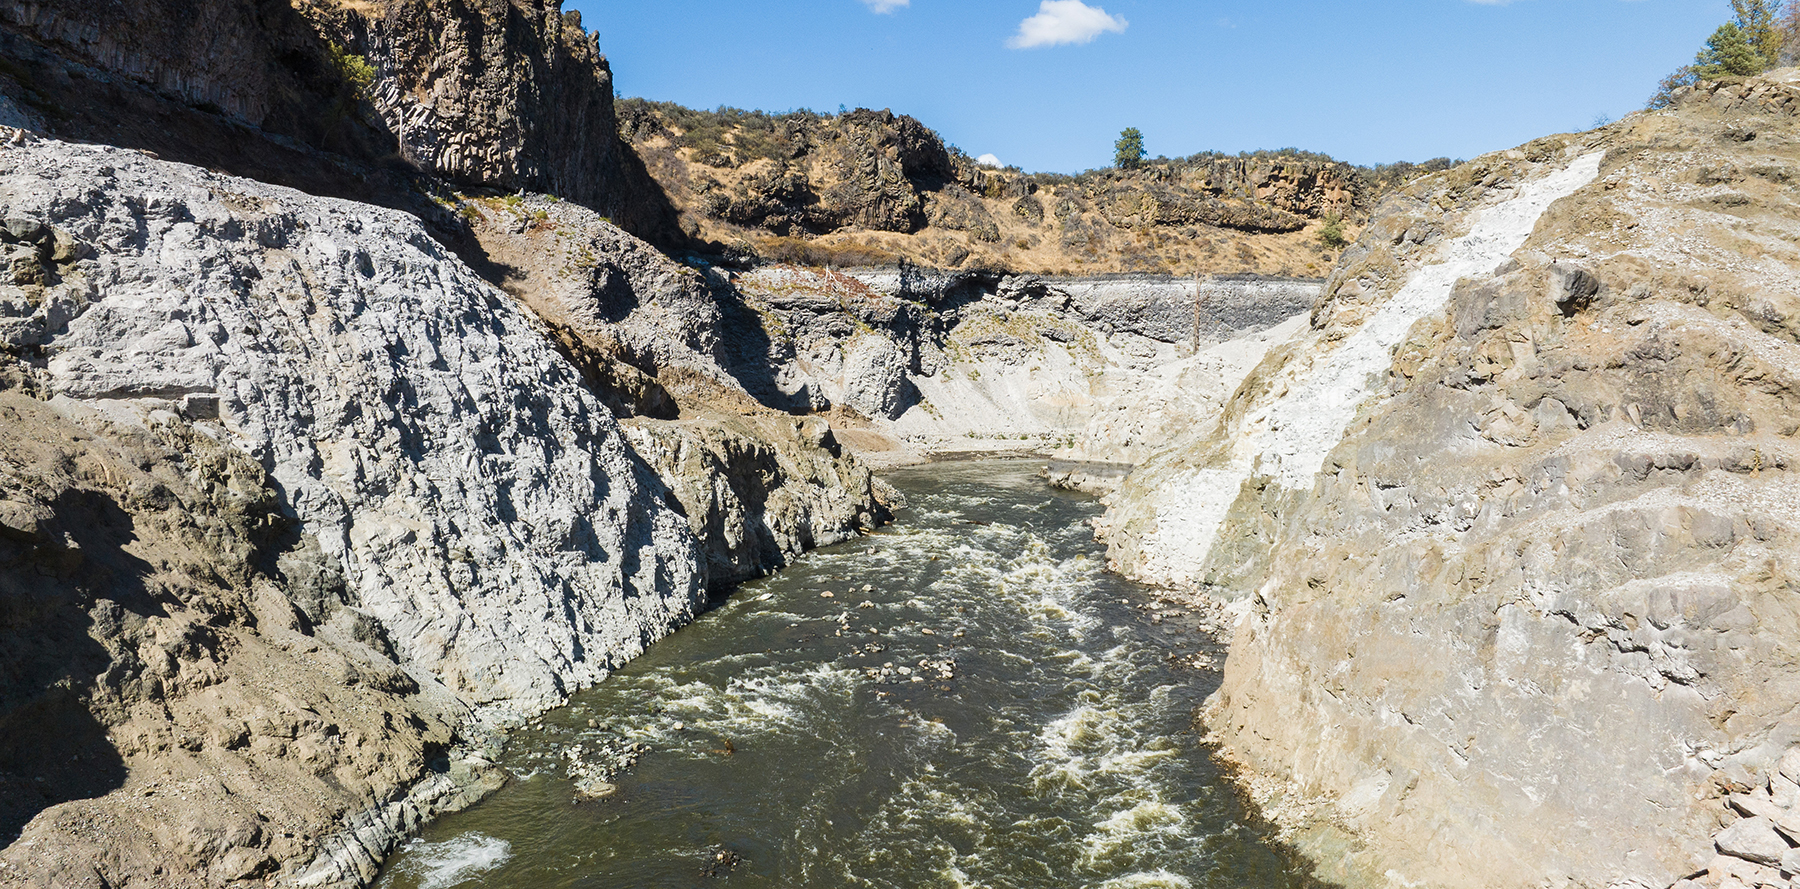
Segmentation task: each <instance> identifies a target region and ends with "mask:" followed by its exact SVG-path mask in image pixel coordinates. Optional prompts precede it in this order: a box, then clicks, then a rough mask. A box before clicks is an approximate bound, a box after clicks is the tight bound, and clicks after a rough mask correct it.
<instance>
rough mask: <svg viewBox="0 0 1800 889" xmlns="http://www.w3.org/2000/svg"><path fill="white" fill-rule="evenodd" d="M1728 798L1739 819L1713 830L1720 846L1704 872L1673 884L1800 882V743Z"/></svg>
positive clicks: (1752, 888) (1693, 888)
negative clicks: (1757, 781) (1762, 776)
mask: <svg viewBox="0 0 1800 889" xmlns="http://www.w3.org/2000/svg"><path fill="white" fill-rule="evenodd" d="M1732 790H1733V791H1734V792H1733V793H1732V794H1731V795H1730V796H1728V797H1726V798H1725V804H1726V806H1727V807H1728V811H1729V813H1730V815H1734V816H1738V817H1737V820H1735V821H1732V822H1731V823H1730V824H1728V825H1726V826H1725V829H1724V830H1721V831H1719V832H1718V833H1717V834H1715V835H1714V836H1713V845H1714V848H1716V849H1717V850H1718V852H1719V854H1718V855H1716V856H1714V857H1713V859H1712V861H1711V862H1709V863H1708V864H1707V866H1706V871H1705V872H1704V873H1701V874H1698V875H1695V876H1693V877H1690V878H1688V879H1685V880H1682V881H1680V882H1677V883H1676V884H1675V885H1674V886H1673V887H1672V889H1702V887H1717V889H1759V887H1790V886H1796V885H1800V848H1796V847H1797V846H1800V748H1795V749H1792V750H1789V751H1788V752H1787V754H1786V755H1784V756H1783V757H1782V758H1781V763H1780V765H1779V766H1778V767H1777V768H1776V771H1775V773H1774V774H1772V775H1770V776H1769V778H1768V780H1767V781H1764V782H1762V783H1761V784H1760V785H1756V786H1752V785H1749V784H1744V783H1740V784H1737V785H1735V786H1734V787H1732Z"/></svg>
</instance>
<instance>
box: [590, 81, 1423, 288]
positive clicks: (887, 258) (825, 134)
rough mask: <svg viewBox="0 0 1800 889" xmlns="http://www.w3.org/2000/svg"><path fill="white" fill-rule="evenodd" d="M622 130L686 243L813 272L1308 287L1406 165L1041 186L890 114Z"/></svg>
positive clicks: (629, 106) (1261, 158)
mask: <svg viewBox="0 0 1800 889" xmlns="http://www.w3.org/2000/svg"><path fill="white" fill-rule="evenodd" d="M620 118H621V121H620V126H621V130H622V132H623V134H624V136H625V138H627V139H628V140H629V141H630V142H631V144H632V146H633V148H634V149H635V150H636V152H637V153H638V154H639V155H640V156H641V157H642V158H643V159H644V162H645V165H646V166H647V168H648V169H649V171H650V173H651V174H652V175H653V176H655V178H656V180H657V181H658V182H659V183H661V185H662V186H663V189H664V190H665V191H666V192H667V193H668V195H669V197H670V200H671V201H672V202H673V203H674V205H675V206H676V208H677V209H678V210H679V211H680V212H681V216H682V221H683V225H684V227H685V228H686V229H687V230H688V231H689V232H690V233H692V234H694V235H696V236H698V237H700V238H701V239H703V240H708V241H712V242H714V243H717V244H720V245H723V246H725V247H728V248H731V249H735V250H738V251H743V252H754V253H756V254H758V255H761V256H764V257H767V258H770V259H774V260H777V261H791V262H799V263H802V264H807V265H821V266H823V265H833V266H840V267H844V266H862V265H872V264H884V263H893V262H895V261H900V260H904V261H907V262H913V263H918V264H920V265H926V266H938V267H941V268H968V269H1002V270H1010V271H1015V272H1025V273H1031V274H1039V275H1061V276H1069V275H1089V274H1099V273H1112V272H1135V273H1150V274H1179V275H1194V274H1211V273H1221V272H1256V273H1261V274H1268V275H1283V276H1301V277H1305V276H1314V275H1320V274H1323V273H1324V271H1325V270H1326V269H1328V268H1329V267H1330V265H1331V261H1332V260H1333V259H1335V258H1336V256H1337V253H1338V251H1337V249H1335V248H1331V247H1327V246H1326V245H1324V244H1322V243H1321V242H1320V239H1319V237H1318V235H1319V232H1320V230H1321V228H1322V227H1323V226H1324V224H1325V220H1326V218H1327V217H1331V216H1336V217H1341V218H1342V220H1343V221H1344V222H1345V223H1346V224H1348V225H1350V226H1351V227H1352V229H1354V228H1355V227H1356V226H1358V225H1360V223H1361V222H1363V221H1364V220H1366V219H1367V217H1368V212H1369V211H1370V210H1371V209H1372V208H1373V207H1374V206H1375V203H1376V202H1377V201H1378V200H1379V198H1380V196H1381V195H1382V194H1383V193H1385V192H1386V191H1387V190H1388V189H1389V188H1391V187H1392V186H1393V185H1394V184H1395V178H1396V177H1398V176H1401V175H1404V173H1405V172H1406V171H1410V170H1411V169H1414V168H1413V167H1412V165H1396V168H1395V169H1380V170H1372V169H1361V168H1357V167H1352V166H1350V165H1349V164H1344V163H1339V162H1337V161H1333V160H1331V159H1330V158H1327V157H1323V156H1321V155H1316V154H1309V153H1305V152H1295V151H1285V152H1263V153H1258V154H1256V155H1252V156H1241V157H1228V156H1220V155H1196V156H1194V157H1191V158H1185V159H1180V160H1173V161H1171V160H1164V159H1157V160H1153V161H1149V162H1147V163H1146V164H1145V165H1144V166H1143V167H1141V168H1138V169H1133V170H1119V169H1112V170H1099V171H1094V172H1090V173H1084V174H1082V175H1080V176H1058V175H1048V174H1035V175H1034V174H1026V173H1022V172H1020V171H1018V170H1017V169H1006V170H1002V169H996V168H992V167H985V166H982V165H980V164H977V163H975V162H974V161H972V160H971V159H969V158H968V157H967V156H965V155H964V154H962V153H961V152H960V151H957V150H956V149H954V148H950V147H947V146H946V145H945V144H944V142H943V140H942V139H941V138H940V137H939V136H938V135H937V134H936V133H934V132H932V131H931V130H930V129H928V128H927V127H926V126H925V125H923V124H921V123H920V122H919V121H917V120H914V119H913V118H911V117H907V116H904V115H895V114H893V113H892V112H887V111H880V112H877V111H868V110H857V111H852V112H846V113H842V114H836V115H820V114H814V113H812V112H806V111H801V112H794V113H790V114H780V115H769V114H763V113H760V112H738V111H730V110H721V111H716V112H709V111H695V110H692V109H687V108H682V107H680V106H677V105H672V104H668V103H660V102H644V101H642V100H628V101H626V102H622V103H621V104H620ZM1400 167H1404V168H1405V170H1402V169H1399V168H1400ZM1421 172H1422V171H1421Z"/></svg>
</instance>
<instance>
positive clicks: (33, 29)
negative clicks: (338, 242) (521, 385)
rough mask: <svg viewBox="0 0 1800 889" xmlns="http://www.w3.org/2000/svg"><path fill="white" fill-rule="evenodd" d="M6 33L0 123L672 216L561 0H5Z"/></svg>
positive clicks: (167, 152)
mask: <svg viewBox="0 0 1800 889" xmlns="http://www.w3.org/2000/svg"><path fill="white" fill-rule="evenodd" d="M0 48H3V49H4V55H5V57H6V59H7V64H6V65H4V66H0V117H3V118H5V119H4V120H0V123H6V124H10V125H15V126H22V127H26V128H29V129H33V130H36V131H39V132H44V133H49V134H53V135H56V136H59V137H63V138H69V139H80V140H89V141H96V142H103V143H107V144H113V145H122V146H128V147H133V148H142V149H146V150H150V151H154V152H156V153H157V154H159V155H160V156H163V157H165V158H169V159H172V160H180V161H185V162H189V163H194V164H199V165H202V166H207V167H211V168H215V169H220V170H224V171H228V172H231V173H233V174H236V175H240V176H245V177H249V178H254V179H259V180H262V181H266V182H275V183H279V184H283V185H288V186H292V187H295V188H300V189H303V190H306V191H309V192H312V193H315V194H328V195H333V196H338V197H348V198H354V199H357V200H361V201H365V202H374V203H380V204H384V205H387V206H392V207H398V208H401V209H406V210H409V211H412V212H415V213H420V214H422V215H428V213H427V212H426V211H428V209H429V204H428V203H427V202H425V201H424V200H423V198H422V197H421V194H420V192H421V191H427V192H429V191H435V190H440V189H445V188H459V189H471V188H487V189H499V190H504V191H520V190H528V191H539V192H548V193H555V194H559V195H561V196H563V197H565V198H567V199H569V200H573V201H577V202H581V203H584V204H587V205H588V206H591V207H594V208H595V209H597V210H598V211H599V212H601V213H603V214H606V215H608V216H610V217H612V218H613V219H616V220H618V221H619V222H620V223H621V224H622V225H624V226H626V227H627V228H629V229H631V230H632V231H634V232H636V233H638V234H640V235H642V236H644V237H647V238H651V239H670V238H676V237H678V236H679V231H678V230H677V229H676V227H675V224H674V215H673V211H672V209H671V208H670V207H669V205H668V203H667V201H666V200H664V199H663V197H662V194H661V191H660V189H658V188H657V186H656V185H655V183H653V182H652V181H651V180H650V179H649V177H648V176H647V174H645V172H644V171H643V167H642V164H641V163H639V162H638V161H637V159H636V156H635V155H634V154H633V153H632V152H631V150H630V149H629V148H628V147H626V146H625V145H623V144H622V143H621V142H620V141H619V139H618V135H617V133H618V129H617V124H616V121H615V120H614V116H613V98H612V74H611V71H610V70H609V69H608V67H607V64H606V60H605V58H604V57H603V56H602V55H601V54H600V51H599V48H598V45H597V38H596V36H595V35H593V34H590V33H587V32H586V31H584V30H583V29H582V27H581V18H580V15H579V14H577V13H567V14H565V13H563V12H562V11H561V4H560V3H558V2H550V0H516V2H515V0H494V2H475V0H466V2H465V0H305V2H297V3H288V2H279V0H265V2H255V3H235V2H225V0H202V2H199V3H186V2H174V0H150V2H129V3H127V2H120V0H106V2H98V3H96V2H88V0H9V2H6V3H4V4H0Z"/></svg>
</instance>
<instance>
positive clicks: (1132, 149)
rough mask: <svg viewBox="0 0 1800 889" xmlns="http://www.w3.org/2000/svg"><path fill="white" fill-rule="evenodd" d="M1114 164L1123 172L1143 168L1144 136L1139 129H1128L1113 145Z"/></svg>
mask: <svg viewBox="0 0 1800 889" xmlns="http://www.w3.org/2000/svg"><path fill="white" fill-rule="evenodd" d="M1113 164H1114V165H1116V166H1117V167H1118V168H1119V169H1121V170H1131V169H1135V168H1137V167H1140V166H1143V164H1144V134H1143V133H1140V132H1138V128H1137V127H1126V128H1125V131H1124V132H1122V133H1120V134H1119V141H1117V142H1114V143H1113Z"/></svg>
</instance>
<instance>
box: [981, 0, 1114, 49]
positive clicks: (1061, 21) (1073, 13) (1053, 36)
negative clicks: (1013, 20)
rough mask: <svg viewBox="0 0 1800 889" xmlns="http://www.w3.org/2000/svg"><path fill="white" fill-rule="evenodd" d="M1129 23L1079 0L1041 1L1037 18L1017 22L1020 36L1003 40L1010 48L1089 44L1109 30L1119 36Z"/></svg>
mask: <svg viewBox="0 0 1800 889" xmlns="http://www.w3.org/2000/svg"><path fill="white" fill-rule="evenodd" d="M1128 24H1129V23H1128V22H1126V21H1125V19H1124V18H1122V17H1120V16H1116V15H1107V14H1106V10H1104V9H1101V8H1100V7H1098V6H1089V5H1087V4H1086V3H1083V2H1081V0H1044V2H1043V3H1041V4H1039V6H1038V13H1037V15H1034V16H1032V17H1031V18H1028V19H1026V20H1024V21H1022V22H1020V23H1019V33H1017V34H1014V35H1013V36H1012V37H1011V38H1009V39H1008V40H1007V41H1006V45H1007V46H1009V47H1012V48H1013V49H1031V48H1033V47H1037V46H1060V45H1062V44H1065V43H1089V42H1091V41H1092V40H1093V39H1094V38H1095V37H1099V36H1100V35H1101V34H1104V33H1106V32H1108V31H1112V32H1114V33H1122V32H1123V31H1124V30H1125V27H1126V26H1127V25H1128Z"/></svg>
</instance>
